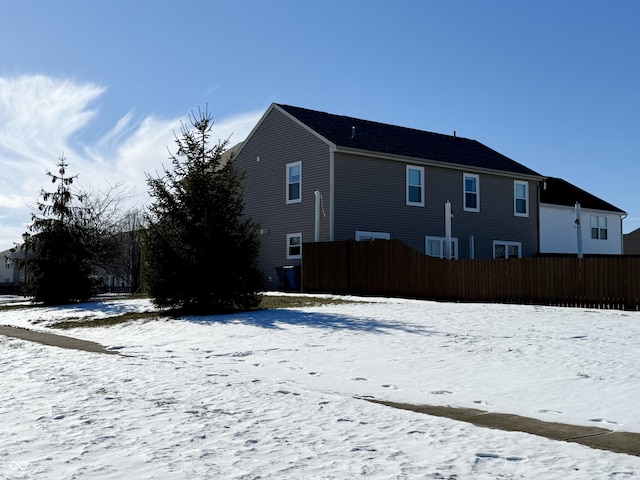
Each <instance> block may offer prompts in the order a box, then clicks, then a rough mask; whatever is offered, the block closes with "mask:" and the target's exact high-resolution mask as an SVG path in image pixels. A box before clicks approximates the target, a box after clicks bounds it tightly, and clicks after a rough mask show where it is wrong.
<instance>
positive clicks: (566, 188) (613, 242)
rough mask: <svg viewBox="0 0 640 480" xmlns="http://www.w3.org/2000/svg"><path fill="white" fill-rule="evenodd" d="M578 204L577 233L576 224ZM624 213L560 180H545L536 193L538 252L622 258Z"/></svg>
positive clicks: (548, 178)
mask: <svg viewBox="0 0 640 480" xmlns="http://www.w3.org/2000/svg"><path fill="white" fill-rule="evenodd" d="M576 203H578V204H579V206H580V208H579V214H580V232H578V224H577V223H576V219H577V218H576ZM625 216H626V213H625V212H624V211H623V210H621V209H619V208H618V207H615V206H614V205H611V204H610V203H608V202H605V201H604V200H602V199H600V198H598V197H596V196H595V195H592V194H590V193H588V192H585V191H584V190H582V189H581V188H578V187H576V186H575V185H573V184H571V183H569V182H567V181H566V180H563V179H561V178H554V177H547V179H546V180H545V182H544V184H543V186H542V189H541V190H540V253H541V254H573V255H576V254H577V253H578V233H580V235H581V239H580V241H581V247H582V253H583V254H585V255H622V253H623V236H622V220H623V219H624V217H625Z"/></svg>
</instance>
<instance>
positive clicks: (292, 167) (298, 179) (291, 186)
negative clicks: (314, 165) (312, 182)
mask: <svg viewBox="0 0 640 480" xmlns="http://www.w3.org/2000/svg"><path fill="white" fill-rule="evenodd" d="M301 201H302V162H294V163H287V203H298V202H301Z"/></svg>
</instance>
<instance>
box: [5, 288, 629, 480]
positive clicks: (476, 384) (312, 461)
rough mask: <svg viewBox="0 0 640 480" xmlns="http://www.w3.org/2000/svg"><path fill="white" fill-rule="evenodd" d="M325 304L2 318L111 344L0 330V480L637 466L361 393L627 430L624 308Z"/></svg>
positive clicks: (28, 311)
mask: <svg viewBox="0 0 640 480" xmlns="http://www.w3.org/2000/svg"><path fill="white" fill-rule="evenodd" d="M340 298H342V299H346V300H352V301H353V303H348V304H333V305H324V306H317V307H306V308H296V309H284V310H272V311H257V312H251V313H241V314H235V315H224V316H211V317H187V318H177V319H176V318H169V317H162V316H160V317H159V318H158V319H155V320H148V321H145V320H139V321H134V322H130V323H127V324H120V325H115V326H109V327H95V328H74V329H71V330H66V331H62V332H61V331H59V330H54V329H52V328H51V324H52V323H54V322H55V321H60V320H66V319H68V318H75V319H81V318H89V317H93V318H100V317H107V316H113V315H119V314H122V313H125V312H130V311H131V312H135V311H152V310H153V308H152V306H151V304H150V302H149V301H148V300H146V299H125V300H118V299H111V300H105V301H104V302H96V303H86V304H82V305H75V306H68V307H57V308H13V309H9V310H3V311H0V325H14V326H20V327H27V328H31V329H35V330H40V331H51V332H54V333H58V334H64V335H69V336H73V337H76V338H81V339H85V340H91V341H95V342H99V343H101V344H103V345H105V346H106V347H108V348H112V349H117V351H118V352H120V353H121V354H122V355H103V354H98V353H88V352H82V351H75V350H67V349H61V348H55V347H49V346H45V345H40V344H35V343H31V342H27V341H23V340H19V339H13V338H7V337H0V352H1V353H2V355H1V357H0V378H1V379H2V380H1V382H2V389H1V391H0V419H1V425H2V430H1V433H0V479H5V478H6V479H14V478H38V479H63V478H64V479H67V478H74V479H83V478H87V479H119V478H125V477H126V478H135V479H209V478H215V479H217V478H220V479H257V478H260V479H315V478H318V479H351V478H372V479H391V478H398V479H456V480H460V479H467V478H473V479H495V478H509V479H510V478H514V479H515V478H531V479H559V478H561V479H608V478H611V479H614V478H615V479H624V478H636V477H638V476H640V458H638V457H634V456H630V455H623V454H617V453H612V452H608V451H603V450H596V449H591V448H588V447H586V446H582V445H579V444H575V443H567V442H559V441H552V440H548V439H545V438H542V437H537V436H533V435H529V434H525V433H517V432H504V431H499V430H493V429H487V428H480V427H475V426H473V425H471V424H468V423H464V422H457V421H453V420H449V419H445V418H439V417H433V416H429V415H423V414H418V413H413V412H409V411H403V410H397V409H393V408H390V407H386V406H383V405H378V404H373V403H371V402H367V401H365V400H363V399H362V398H359V397H366V396H369V397H374V398H377V399H383V400H390V401H398V402H407V403H415V404H428V405H451V406H458V407H469V408H477V409H481V410H487V411H491V412H502V413H511V414H518V415H523V416H527V417H533V418H538V419H541V420H545V421H554V422H563V423H570V424H576V425H587V426H600V427H604V428H609V429H612V430H617V431H630V432H640V415H638V411H637V405H638V400H639V399H640V375H639V374H638V368H637V365H638V360H639V359H640V349H638V342H639V340H640V313H636V312H622V311H616V310H589V309H570V308H551V307H540V306H520V305H489V304H455V303H436V302H428V301H418V300H406V299H387V298H356V297H340ZM9 300H18V299H10V298H9V299H8V300H7V301H9ZM18 305H20V302H14V307H15V306H18Z"/></svg>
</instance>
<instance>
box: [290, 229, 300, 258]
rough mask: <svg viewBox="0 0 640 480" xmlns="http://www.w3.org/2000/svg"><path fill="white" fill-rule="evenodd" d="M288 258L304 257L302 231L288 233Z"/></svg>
mask: <svg viewBox="0 0 640 480" xmlns="http://www.w3.org/2000/svg"><path fill="white" fill-rule="evenodd" d="M287 258H288V259H296V258H302V234H301V233H289V234H287Z"/></svg>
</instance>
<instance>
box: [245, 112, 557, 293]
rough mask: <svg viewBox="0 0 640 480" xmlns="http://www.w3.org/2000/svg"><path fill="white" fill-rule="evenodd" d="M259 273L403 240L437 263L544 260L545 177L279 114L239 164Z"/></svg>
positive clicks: (482, 154) (361, 128)
mask: <svg viewBox="0 0 640 480" xmlns="http://www.w3.org/2000/svg"><path fill="white" fill-rule="evenodd" d="M235 166H236V168H237V169H238V171H239V172H244V173H246V178H245V184H244V199H245V214H246V215H247V216H249V217H251V218H253V220H255V221H256V222H258V223H259V224H260V227H261V230H260V233H261V250H260V258H259V267H260V269H261V270H262V271H263V272H264V275H265V278H266V279H267V281H268V286H269V287H270V288H277V287H278V277H277V275H276V272H277V270H278V269H281V268H282V267H283V266H295V265H300V263H301V262H302V258H303V257H304V244H305V243H307V242H315V241H334V240H347V239H353V240H373V239H378V238H380V239H389V238H396V239H399V240H401V241H403V242H404V243H406V244H407V245H408V246H410V247H411V248H413V249H415V250H418V251H422V252H424V253H425V254H427V255H432V256H437V257H442V256H444V255H445V254H446V253H447V245H446V240H445V239H446V238H447V232H446V226H447V223H448V222H447V221H446V219H445V211H446V208H447V207H446V206H445V205H446V204H447V202H450V203H449V204H450V209H451V212H452V215H451V217H449V218H451V222H450V237H449V238H450V239H451V244H450V252H451V257H453V258H510V257H523V256H535V255H537V254H538V251H539V244H538V238H539V237H538V191H539V188H540V186H541V185H542V182H543V180H544V177H543V176H542V175H540V174H539V173H537V172H535V171H533V170H531V169H529V168H527V167H525V166H524V165H522V164H520V163H518V162H516V161H514V160H512V159H510V158H508V157H506V156H504V155H502V154H500V153H498V152H496V151H495V150H492V149H491V148H489V147H487V146H485V145H483V144H481V143H479V142H477V141H475V140H470V139H467V138H461V137H459V136H456V135H455V134H454V135H442V134H437V133H431V132H425V131H420V130H414V129H410V128H405V127H399V126H393V125H388V124H383V123H378V122H372V121H368V120H362V119H358V118H353V117H347V116H341V115H334V114H330V113H324V112H319V111H314V110H308V109H304V108H299V107H294V106H288V105H281V104H272V105H271V106H270V107H269V108H268V110H267V111H266V113H265V114H264V115H263V117H262V118H261V120H260V121H259V122H258V124H257V125H256V127H255V128H254V129H253V131H252V132H251V133H250V135H249V136H248V137H247V139H246V140H245V142H244V143H243V145H242V146H241V147H240V148H239V149H238V151H237V153H236V156H235Z"/></svg>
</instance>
